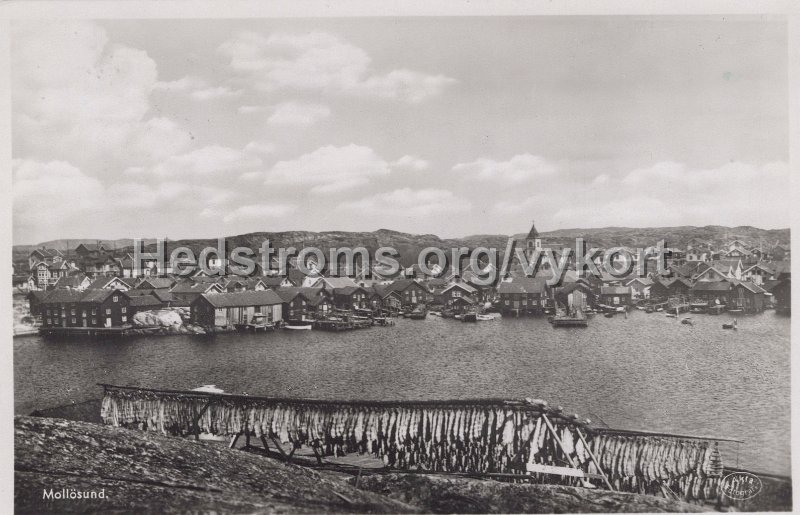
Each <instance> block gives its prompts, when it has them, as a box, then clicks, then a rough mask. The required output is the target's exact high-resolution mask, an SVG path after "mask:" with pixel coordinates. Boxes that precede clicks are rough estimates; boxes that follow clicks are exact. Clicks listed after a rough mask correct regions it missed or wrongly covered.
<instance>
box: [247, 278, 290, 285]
mask: <svg viewBox="0 0 800 515" xmlns="http://www.w3.org/2000/svg"><path fill="white" fill-rule="evenodd" d="M253 279H257V280H260V281H261V282H263V283H264V286H266V287H267V288H274V287H277V286H280V285H281V283H282V282H283V281H285V280H287V277H283V276H275V277H258V278H253ZM289 282H291V281H289ZM254 285H255V284H254Z"/></svg>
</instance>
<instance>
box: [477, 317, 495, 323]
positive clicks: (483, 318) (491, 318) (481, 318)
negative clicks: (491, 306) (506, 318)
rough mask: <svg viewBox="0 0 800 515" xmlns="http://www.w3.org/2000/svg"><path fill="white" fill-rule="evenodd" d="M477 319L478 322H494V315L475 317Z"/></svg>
mask: <svg viewBox="0 0 800 515" xmlns="http://www.w3.org/2000/svg"><path fill="white" fill-rule="evenodd" d="M475 318H476V319H477V320H478V322H488V321H490V320H494V317H493V316H492V315H475Z"/></svg>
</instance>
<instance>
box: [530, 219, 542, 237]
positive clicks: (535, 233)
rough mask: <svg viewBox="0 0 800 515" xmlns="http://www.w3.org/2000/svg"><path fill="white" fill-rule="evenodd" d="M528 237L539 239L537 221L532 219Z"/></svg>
mask: <svg viewBox="0 0 800 515" xmlns="http://www.w3.org/2000/svg"><path fill="white" fill-rule="evenodd" d="M528 239H529V240H537V239H539V232H538V231H537V230H536V221H535V220H532V221H531V230H530V231H528Z"/></svg>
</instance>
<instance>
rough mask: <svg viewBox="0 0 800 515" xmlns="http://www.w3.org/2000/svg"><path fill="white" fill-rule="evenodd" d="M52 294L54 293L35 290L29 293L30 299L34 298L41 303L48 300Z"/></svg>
mask: <svg viewBox="0 0 800 515" xmlns="http://www.w3.org/2000/svg"><path fill="white" fill-rule="evenodd" d="M51 293H53V292H52V291H45V290H33V291H31V292H30V293H28V297H33V298H34V299H36V300H38V301H39V302H41V301H43V300H44V299H46V298H47V297H48V296H49V295H50V294H51Z"/></svg>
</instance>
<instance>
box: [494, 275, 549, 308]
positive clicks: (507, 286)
mask: <svg viewBox="0 0 800 515" xmlns="http://www.w3.org/2000/svg"><path fill="white" fill-rule="evenodd" d="M548 295H549V288H548V286H547V280H546V279H545V278H543V277H515V278H514V279H513V280H511V281H508V282H506V281H503V282H501V283H500V285H499V286H498V287H497V297H498V302H499V307H500V311H501V312H503V313H513V314H540V313H542V311H543V310H544V308H545V306H546V299H547V296H548Z"/></svg>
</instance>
